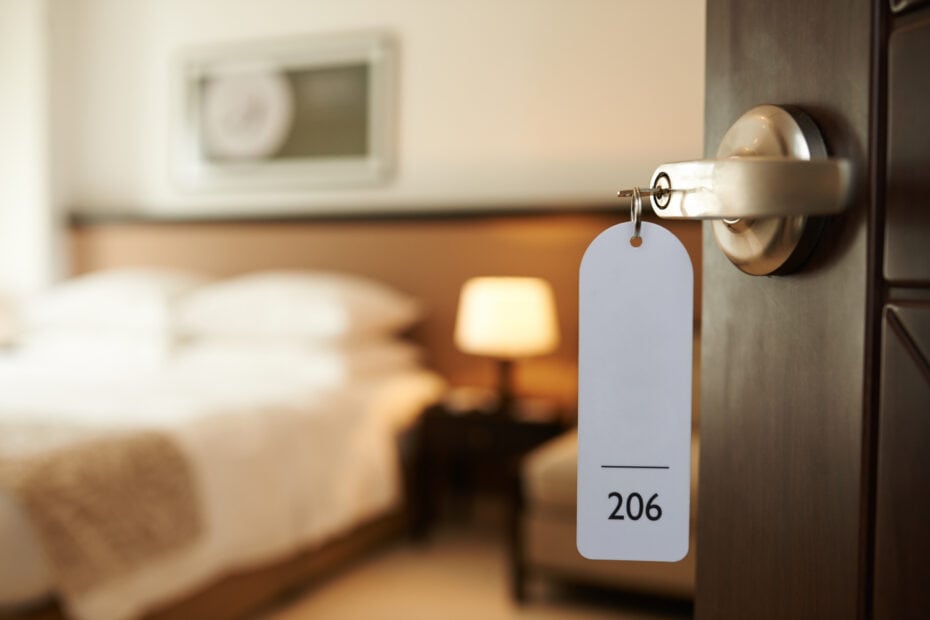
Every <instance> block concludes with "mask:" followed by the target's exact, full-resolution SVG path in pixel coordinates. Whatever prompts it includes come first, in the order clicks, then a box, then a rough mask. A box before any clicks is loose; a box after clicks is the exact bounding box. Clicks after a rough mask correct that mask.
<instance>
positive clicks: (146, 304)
mask: <svg viewBox="0 0 930 620" xmlns="http://www.w3.org/2000/svg"><path fill="white" fill-rule="evenodd" d="M207 281H208V280H207V278H206V277H204V276H202V275H199V274H196V273H192V272H189V271H180V270H171V269H154V268H135V269H114V270H107V271H98V272H94V273H91V274H88V275H85V276H79V277H77V278H72V279H70V280H66V281H64V282H62V283H60V284H56V285H54V286H52V287H51V288H50V289H48V291H46V292H45V293H43V294H42V295H40V296H39V297H38V298H36V299H34V300H33V301H32V302H30V303H29V304H27V306H26V309H25V312H24V316H23V324H24V327H25V329H26V330H27V331H31V332H34V331H37V330H43V329H55V330H62V329H75V330H80V331H86V330H88V329H95V330H104V331H108V332H109V331H132V332H166V331H168V330H170V329H171V327H172V312H173V307H172V304H173V303H174V302H175V301H176V300H177V299H178V298H179V297H180V296H181V295H183V294H185V293H187V292H189V291H191V290H193V289H195V288H197V287H198V286H202V285H203V284H205V283H206V282H207Z"/></svg>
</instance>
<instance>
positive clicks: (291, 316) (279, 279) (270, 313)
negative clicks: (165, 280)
mask: <svg viewBox="0 0 930 620" xmlns="http://www.w3.org/2000/svg"><path fill="white" fill-rule="evenodd" d="M419 317H420V307H419V304H417V302H416V301H415V300H414V299H413V298H412V297H410V296H409V295H406V294H404V293H401V292H400V291H397V290H395V289H393V288H391V287H389V286H387V285H385V284H382V283H379V282H375V281H373V280H369V279H366V278H363V277H360V276H354V275H349V274H343V273H334V272H300V271H265V272H258V273H254V274H247V275H244V276H240V277H237V278H231V279H228V280H224V281H221V282H216V283H214V284H211V285H208V286H205V287H203V288H200V289H198V290H197V291H195V292H193V293H192V294H190V295H188V296H186V297H185V298H184V299H183V300H182V301H181V302H180V304H179V306H178V327H179V330H180V331H181V332H182V333H183V334H184V335H185V336H193V337H204V336H207V337H224V338H265V339H267V338H272V339H300V340H317V341H339V340H358V339H364V338H366V337H369V336H378V335H386V334H391V333H397V332H400V331H402V330H404V329H406V328H408V327H410V326H411V325H413V324H414V323H415V322H416V321H417V319H419Z"/></svg>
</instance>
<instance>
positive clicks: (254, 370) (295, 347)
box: [173, 339, 421, 385]
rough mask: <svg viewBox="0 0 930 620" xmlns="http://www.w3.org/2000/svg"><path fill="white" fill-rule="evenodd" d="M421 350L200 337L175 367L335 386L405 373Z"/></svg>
mask: <svg viewBox="0 0 930 620" xmlns="http://www.w3.org/2000/svg"><path fill="white" fill-rule="evenodd" d="M420 359H421V351H420V349H419V347H417V346H415V345H413V344H410V343H406V342H401V341H397V340H373V341H368V342H364V343H355V344H352V345H348V346H342V345H329V346H306V345H302V344H298V343H284V342H263V341H251V342H249V341H242V340H232V341H229V340H219V339H204V340H197V341H193V342H190V343H188V344H185V345H183V346H181V347H180V348H179V349H178V351H177V355H176V357H175V361H174V362H173V365H174V367H175V368H176V369H177V370H180V371H181V372H188V373H190V374H191V375H196V374H203V373H204V372H208V373H209V374H210V376H212V377H214V378H216V377H230V376H233V377H235V376H242V377H246V378H248V379H249V380H254V379H255V378H256V377H262V376H265V377H277V378H281V379H284V378H287V379H290V380H295V379H296V380H300V381H302V382H305V383H311V384H320V385H334V384H342V383H344V382H345V381H348V380H351V379H355V378H360V377H371V376H376V375H381V374H384V373H388V372H391V371H395V370H401V369H409V368H412V367H415V366H417V365H418V364H419V361H420Z"/></svg>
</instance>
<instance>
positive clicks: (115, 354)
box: [16, 328, 173, 372]
mask: <svg viewBox="0 0 930 620" xmlns="http://www.w3.org/2000/svg"><path fill="white" fill-rule="evenodd" d="M172 348H173V345H172V342H171V339H170V338H169V337H168V334H165V333H160V332H125V333H123V332H119V331H103V330H95V329H91V330H83V331H79V330H76V329H70V328H68V329H62V330H59V329H54V328H48V329H43V330H41V331H38V332H35V333H32V334H29V336H28V337H27V338H25V339H24V341H23V342H22V343H21V344H20V345H19V346H18V347H17V349H16V353H17V355H18V356H19V358H20V359H22V360H24V361H26V362H29V363H33V364H37V365H41V366H42V367H44V368H50V369H69V368H74V369H82V370H87V371H91V370H93V371H107V372H110V371H122V370H140V369H154V368H159V367H161V366H162V365H163V364H164V363H165V362H167V361H168V360H169V358H170V356H171V352H172Z"/></svg>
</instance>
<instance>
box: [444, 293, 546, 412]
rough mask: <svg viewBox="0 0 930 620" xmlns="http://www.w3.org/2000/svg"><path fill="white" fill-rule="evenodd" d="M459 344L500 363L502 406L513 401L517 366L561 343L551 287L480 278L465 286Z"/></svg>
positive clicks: (458, 320) (458, 325)
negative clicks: (514, 375) (522, 361)
mask: <svg viewBox="0 0 930 620" xmlns="http://www.w3.org/2000/svg"><path fill="white" fill-rule="evenodd" d="M455 344H456V346H457V347H458V348H459V349H460V350H462V351H464V352H466V353H472V354H475V355H486V356H489V357H493V358H496V359H497V361H498V384H497V390H498V406H499V408H500V410H502V411H506V410H507V409H508V408H510V406H511V405H512V402H513V362H514V360H516V359H519V358H524V357H532V356H536V355H544V354H546V353H551V352H552V351H554V350H555V348H556V347H557V346H558V344H559V328H558V324H557V322H556V313H555V298H554V296H553V294H552V287H551V286H550V285H549V283H548V282H546V281H545V280H543V279H541V278H518V277H480V278H471V279H470V280H468V281H466V282H465V284H464V285H463V286H462V292H461V295H460V296H459V307H458V316H457V318H456V323H455Z"/></svg>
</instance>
